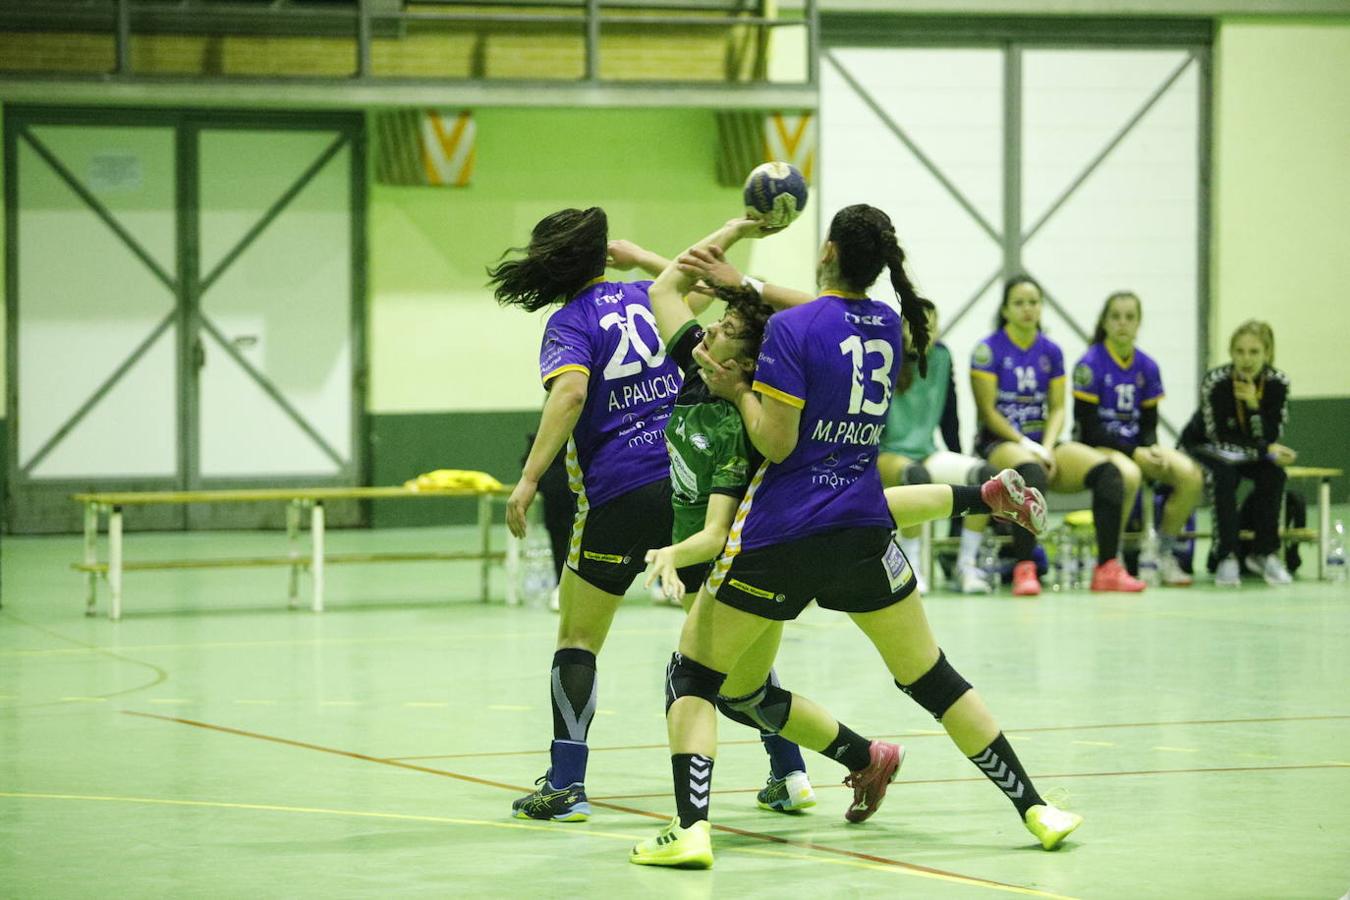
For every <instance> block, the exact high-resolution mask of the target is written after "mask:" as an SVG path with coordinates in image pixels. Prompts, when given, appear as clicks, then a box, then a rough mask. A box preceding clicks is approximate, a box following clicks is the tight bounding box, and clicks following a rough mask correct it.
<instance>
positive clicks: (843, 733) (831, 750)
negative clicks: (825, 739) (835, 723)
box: [820, 722, 872, 772]
mask: <svg viewBox="0 0 1350 900" xmlns="http://www.w3.org/2000/svg"><path fill="white" fill-rule="evenodd" d="M820 752H821V755H822V756H828V757H829V758H830V759H832V760H834V761H835V762H837V763H840V764H841V765H843V767H844V768H846V769H848V770H849V771H850V772H857V771H860V770H862V769H865V768H867V767H868V766H870V765H871V764H872V742H871V741H869V740H868V739H867V738H865V737H863V736H862V735H860V734H858V733H857V732H856V731H854V730H853V729H851V728H849V727H848V726H847V725H845V724H844V723H843V722H840V723H839V733H838V734H837V735H835V737H834V740H832V741H830V746H828V747H826V748H825V749H824V750H822V751H820Z"/></svg>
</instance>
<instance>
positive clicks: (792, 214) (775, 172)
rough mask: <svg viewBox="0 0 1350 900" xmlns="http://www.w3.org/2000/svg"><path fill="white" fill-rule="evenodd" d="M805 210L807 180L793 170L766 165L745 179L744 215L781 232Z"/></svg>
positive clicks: (777, 165)
mask: <svg viewBox="0 0 1350 900" xmlns="http://www.w3.org/2000/svg"><path fill="white" fill-rule="evenodd" d="M804 209H806V179H805V178H803V177H802V173H801V172H799V171H797V167H796V166H792V165H788V164H787V163H785V162H766V163H764V165H762V166H756V167H755V169H754V171H752V172H751V173H750V177H749V178H747V179H745V214H746V215H747V216H749V217H750V218H752V219H759V220H761V221H763V222H764V224H766V225H769V226H770V227H773V228H784V227H786V226H788V225H790V224H791V223H792V220H793V219H795V218H797V216H799V215H801V212H802V210H804Z"/></svg>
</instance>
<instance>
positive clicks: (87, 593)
mask: <svg viewBox="0 0 1350 900" xmlns="http://www.w3.org/2000/svg"><path fill="white" fill-rule="evenodd" d="M97 562H98V504H97V503H85V504H84V564H85V565H86V566H92V565H94V564H95V563H97ZM97 605H98V573H97V572H92V571H91V572H85V573H84V614H85V615H86V616H92V615H94V611H95V610H94V607H95V606H97Z"/></svg>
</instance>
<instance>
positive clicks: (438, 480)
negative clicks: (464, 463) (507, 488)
mask: <svg viewBox="0 0 1350 900" xmlns="http://www.w3.org/2000/svg"><path fill="white" fill-rule="evenodd" d="M403 486H404V487H406V488H411V489H413V490H414V491H424V490H430V489H433V488H434V489H441V490H443V489H445V488H462V489H466V490H474V491H496V490H500V489H501V487H502V483H501V482H500V481H498V480H497V479H495V478H493V477H492V476H491V475H489V474H488V473H486V472H475V471H473V470H472V469H436V470H434V471H431V472H424V473H423V474H421V475H418V476H417V477H416V478H409V479H408V480H407V481H405V482H403Z"/></svg>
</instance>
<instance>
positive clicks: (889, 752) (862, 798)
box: [844, 741, 905, 824]
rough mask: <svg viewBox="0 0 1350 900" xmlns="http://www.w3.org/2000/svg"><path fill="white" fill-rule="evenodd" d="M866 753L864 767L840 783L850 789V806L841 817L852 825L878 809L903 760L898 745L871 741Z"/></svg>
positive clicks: (900, 747) (903, 755)
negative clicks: (868, 753) (867, 761)
mask: <svg viewBox="0 0 1350 900" xmlns="http://www.w3.org/2000/svg"><path fill="white" fill-rule="evenodd" d="M869 751H870V752H871V754H872V761H871V762H870V763H868V765H867V768H865V769H859V770H858V771H856V772H849V773H848V774H847V775H845V776H844V784H846V785H848V786H849V787H851V788H853V805H852V806H850V807H849V808H848V811H847V812H845V813H844V818H845V819H847V820H848V821H850V822H853V823H855V824H856V823H858V822H863V821H866V820H867V818H868V817H869V816H870V815H872V813H874V812H876V811H877V809H878V808H879V807H880V806H881V801H882V800H883V799H885V797H886V788H887V787H889V786H890V783H891V782H892V781H894V780H895V773H896V771H897V770H899V768H900V764H901V763H902V762H904V761H905V748H904V747H902V746H900V745H899V744H888V743H886V742H885V741H873V742H872V746H871V747H870V748H869Z"/></svg>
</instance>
